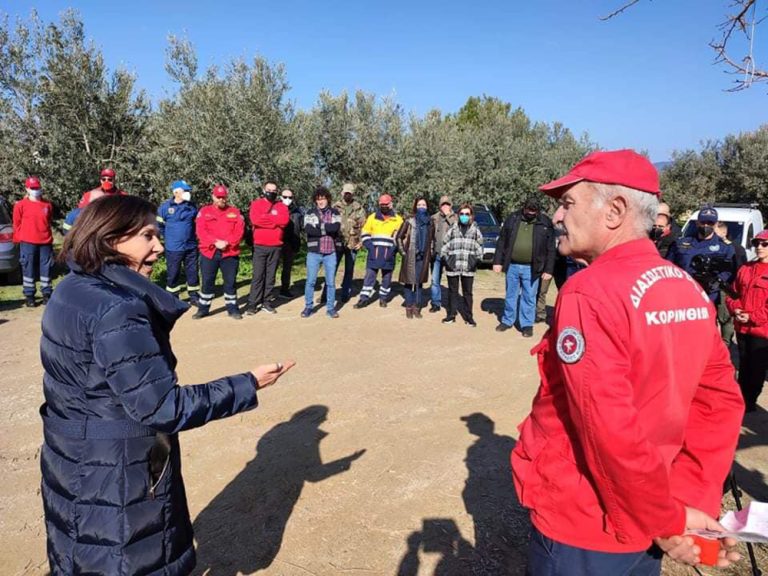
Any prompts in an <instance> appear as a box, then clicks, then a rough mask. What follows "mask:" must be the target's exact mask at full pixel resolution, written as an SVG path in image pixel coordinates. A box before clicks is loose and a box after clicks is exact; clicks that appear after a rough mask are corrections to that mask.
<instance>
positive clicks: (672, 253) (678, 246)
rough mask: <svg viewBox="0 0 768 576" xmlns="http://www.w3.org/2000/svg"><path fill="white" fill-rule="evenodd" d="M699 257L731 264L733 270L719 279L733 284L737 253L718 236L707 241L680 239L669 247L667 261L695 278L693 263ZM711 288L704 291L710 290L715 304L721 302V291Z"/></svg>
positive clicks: (705, 287) (689, 237)
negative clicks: (713, 258) (721, 260)
mask: <svg viewBox="0 0 768 576" xmlns="http://www.w3.org/2000/svg"><path fill="white" fill-rule="evenodd" d="M698 255H702V256H713V257H715V258H722V259H723V260H726V261H727V262H729V263H730V264H731V268H730V269H729V270H728V271H725V272H721V273H720V274H719V275H718V277H719V278H720V280H721V281H722V282H723V283H725V284H731V282H733V277H734V272H735V270H736V262H735V260H736V252H735V251H734V249H733V245H731V244H726V243H725V242H724V241H723V240H722V239H721V238H720V237H719V236H718V235H717V234H713V235H712V237H711V238H709V239H707V240H700V239H699V238H698V237H693V236H685V237H683V238H678V239H677V240H676V241H675V242H673V243H672V245H671V246H670V247H669V252H667V260H669V261H670V262H673V263H674V264H676V265H678V266H679V267H680V268H682V269H683V270H685V271H686V272H688V273H689V274H690V275H691V276H694V277H695V274H694V270H693V267H692V266H691V261H692V260H693V258H694V257H695V256H698ZM710 288H711V287H707V286H704V289H706V290H708V293H709V298H710V300H712V302H715V303H718V302H720V290H719V289H714V290H710Z"/></svg>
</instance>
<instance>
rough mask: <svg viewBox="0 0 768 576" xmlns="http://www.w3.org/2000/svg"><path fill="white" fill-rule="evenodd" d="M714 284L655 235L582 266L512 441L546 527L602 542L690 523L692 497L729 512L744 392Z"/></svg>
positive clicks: (620, 543) (534, 510)
mask: <svg viewBox="0 0 768 576" xmlns="http://www.w3.org/2000/svg"><path fill="white" fill-rule="evenodd" d="M715 316H716V312H715V309H714V308H713V306H712V304H711V302H710V301H709V298H708V297H707V295H706V294H705V293H704V292H703V291H702V289H701V287H700V286H699V285H698V284H697V283H696V282H695V281H694V280H693V279H692V278H691V277H690V276H689V275H688V274H687V273H686V272H684V271H683V270H681V269H680V268H678V267H677V266H674V265H672V264H670V263H669V262H667V261H666V260H663V259H662V258H661V256H659V253H658V251H657V250H656V248H655V247H654V245H653V242H651V241H650V240H646V239H643V240H634V241H631V242H627V243H624V244H621V245H619V246H616V247H614V248H611V249H610V250H608V251H606V252H605V253H604V254H602V255H601V256H600V257H598V258H596V259H595V260H594V261H593V262H592V264H591V265H590V266H588V267H587V268H586V269H584V270H582V271H581V272H579V273H578V274H576V275H574V276H573V277H571V278H570V279H569V280H568V282H567V283H566V284H565V285H564V286H563V289H562V291H561V292H560V294H559V295H558V297H557V303H556V305H555V315H554V319H553V324H552V326H551V328H550V330H549V331H548V332H547V333H546V334H545V335H544V337H543V338H542V341H541V342H540V343H539V344H538V345H537V346H536V347H535V348H534V349H533V351H532V353H536V354H537V355H538V363H539V373H540V375H541V384H540V387H539V390H538V392H537V394H536V397H535V398H534V401H533V407H532V409H531V413H530V415H529V416H528V418H527V419H526V420H525V421H524V422H523V423H522V424H521V425H520V440H519V442H518V443H517V445H516V446H515V448H514V450H513V451H512V470H513V476H514V482H515V488H516V490H517V494H518V497H519V499H520V502H521V503H522V505H523V506H525V507H526V508H529V509H530V512H531V520H532V522H533V524H534V525H535V526H536V528H538V530H539V531H540V532H542V533H543V534H545V535H546V536H548V537H550V538H552V539H553V540H556V541H558V542H561V543H564V544H568V545H570V546H575V547H578V548H583V549H587V550H594V551H600V552H639V551H642V550H645V549H647V548H648V547H649V546H650V545H651V541H652V539H653V538H655V537H657V536H671V535H674V534H682V533H683V531H684V528H685V509H684V506H685V505H688V506H693V507H695V508H698V509H700V510H703V511H705V512H707V513H708V514H710V515H711V516H713V517H715V518H717V517H718V516H719V513H720V498H721V496H722V489H723V482H724V480H725V478H726V476H727V474H728V472H729V470H730V469H731V465H732V463H733V458H734V453H735V450H736V442H737V439H738V436H739V431H740V425H741V419H742V416H743V414H744V402H743V400H742V397H741V392H740V391H739V387H738V385H737V384H736V381H735V380H734V377H733V376H734V369H733V366H732V365H731V361H730V358H729V355H728V351H727V350H726V348H725V345H724V344H723V342H722V340H721V338H720V334H719V333H718V331H717V329H716V325H715Z"/></svg>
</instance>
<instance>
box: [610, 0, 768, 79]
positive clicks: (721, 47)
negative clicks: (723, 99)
mask: <svg viewBox="0 0 768 576" xmlns="http://www.w3.org/2000/svg"><path fill="white" fill-rule="evenodd" d="M639 2H640V0H625V1H624V4H622V5H621V6H620V7H619V8H618V9H616V10H614V11H613V12H611V13H610V14H608V15H607V16H603V17H601V18H600V20H602V21H606V20H610V19H611V18H613V17H614V16H618V15H619V14H621V13H622V12H624V11H626V10H628V9H629V8H631V7H632V6H634V5H635V4H638V3H639ZM729 8H730V10H731V13H730V14H727V15H726V19H725V20H724V21H723V22H721V23H720V24H719V25H718V29H719V30H720V31H721V36H720V38H719V39H718V40H712V41H711V42H710V43H709V46H710V47H711V48H712V49H713V50H714V51H715V54H716V56H715V63H716V64H722V65H724V66H725V67H726V69H727V70H726V72H727V73H728V74H733V75H739V76H742V78H741V79H738V80H734V86H732V87H731V88H728V89H727V91H728V92H738V91H739V90H746V89H747V88H749V87H750V86H751V85H752V84H754V83H755V82H764V81H768V70H766V69H765V68H762V67H761V68H758V67H757V63H756V62H755V57H754V33H755V29H756V28H757V26H759V25H760V24H762V23H763V21H765V20H766V19H768V15H764V16H758V14H757V0H732V1H731V4H730V7H729ZM750 12H751V13H752V14H751V16H750ZM735 35H741V36H743V38H744V39H745V40H746V41H747V43H748V45H749V48H748V51H747V53H746V54H745V55H744V56H742V57H740V58H739V57H736V56H733V55H732V53H730V52H729V43H730V42H732V41H734V36H735Z"/></svg>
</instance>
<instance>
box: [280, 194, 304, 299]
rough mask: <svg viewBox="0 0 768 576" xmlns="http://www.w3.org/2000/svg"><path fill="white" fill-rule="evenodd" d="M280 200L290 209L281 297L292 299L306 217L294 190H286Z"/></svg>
mask: <svg viewBox="0 0 768 576" xmlns="http://www.w3.org/2000/svg"><path fill="white" fill-rule="evenodd" d="M280 199H281V200H282V202H283V204H285V206H286V207H287V208H288V224H287V225H286V227H285V232H283V247H282V248H281V250H280V261H281V265H282V269H281V271H280V296H281V297H282V298H291V297H292V296H293V294H291V271H292V269H293V261H294V259H295V258H296V254H298V253H299V249H301V234H302V232H303V231H304V216H303V215H302V214H301V210H299V207H298V206H297V205H296V202H295V198H294V196H293V190H291V189H290V188H285V189H284V190H283V191H282V192H281V193H280Z"/></svg>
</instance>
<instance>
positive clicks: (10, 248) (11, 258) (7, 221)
mask: <svg viewBox="0 0 768 576" xmlns="http://www.w3.org/2000/svg"><path fill="white" fill-rule="evenodd" d="M11 214H13V210H12V208H11V206H10V205H9V204H8V202H7V201H6V199H5V198H3V197H2V196H0V274H2V275H4V276H9V277H11V278H12V280H11V281H12V282H16V281H18V279H19V275H20V274H21V270H20V269H19V248H18V246H16V244H14V243H13V218H12V217H11Z"/></svg>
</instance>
